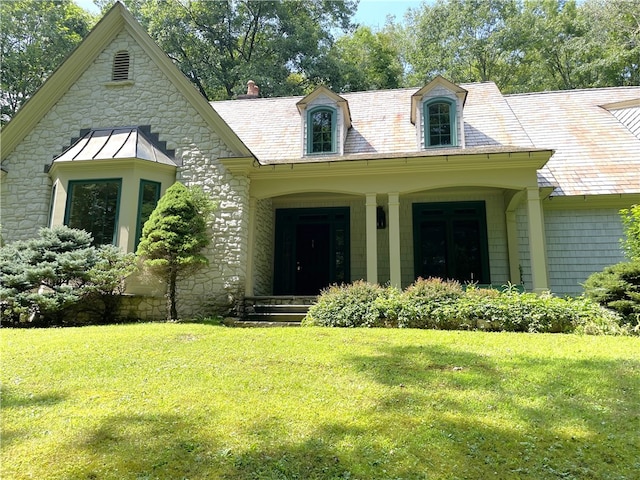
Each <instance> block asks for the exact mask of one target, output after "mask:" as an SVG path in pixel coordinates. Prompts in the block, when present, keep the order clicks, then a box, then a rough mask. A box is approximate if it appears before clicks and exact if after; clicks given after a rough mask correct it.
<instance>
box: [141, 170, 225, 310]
mask: <svg viewBox="0 0 640 480" xmlns="http://www.w3.org/2000/svg"><path fill="white" fill-rule="evenodd" d="M213 209H214V205H213V202H211V200H209V199H208V197H207V196H206V195H205V194H204V192H203V191H202V190H201V189H199V188H198V187H191V188H187V187H185V186H184V185H183V184H181V183H180V182H176V183H174V184H173V185H172V186H171V187H169V188H168V189H167V191H166V192H165V194H164V195H163V196H162V197H161V198H160V200H159V201H158V204H157V205H156V208H155V210H154V211H153V212H152V213H151V216H150V217H149V220H147V222H146V223H145V224H144V227H143V229H142V237H141V239H140V243H139V244H138V251H137V255H138V256H140V257H141V258H142V260H143V264H144V266H145V267H146V268H148V269H149V271H150V272H151V273H152V274H154V275H155V276H157V277H158V278H160V279H161V280H162V281H163V282H165V283H166V285H167V319H168V320H170V321H175V320H177V319H178V310H177V305H176V287H177V280H178V278H179V277H183V276H186V275H189V274H190V273H192V272H193V271H195V270H197V269H198V268H200V267H202V266H205V265H207V264H208V260H207V258H206V257H205V256H204V255H202V254H201V253H200V252H201V251H202V249H203V248H204V247H206V246H207V245H208V244H209V242H210V240H209V236H208V235H207V216H208V215H209V214H210V213H211V212H212V211H213Z"/></svg>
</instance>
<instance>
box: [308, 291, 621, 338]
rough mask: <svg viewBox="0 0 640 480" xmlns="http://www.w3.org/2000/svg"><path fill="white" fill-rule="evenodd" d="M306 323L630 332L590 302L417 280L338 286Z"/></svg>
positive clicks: (311, 311)
mask: <svg viewBox="0 0 640 480" xmlns="http://www.w3.org/2000/svg"><path fill="white" fill-rule="evenodd" d="M303 323H304V324H305V325H318V326H333V327H382V326H385V327H401V328H429V329H438V330H486V331H508V332H529V333H569V332H574V331H578V332H580V333H588V334H616V335H619V334H627V333H630V329H629V327H628V326H625V325H622V326H621V325H620V323H621V319H620V317H619V316H618V315H617V314H615V313H614V312H612V311H610V310H608V309H606V308H603V307H601V306H600V305H598V304H597V303H595V302H593V301H591V300H588V299H585V298H575V299H574V298H558V297H554V296H553V295H551V294H549V293H546V294H542V295H536V294H534V293H520V292H518V290H517V289H516V288H506V289H505V290H504V291H502V292H501V291H498V290H493V289H481V288H475V287H474V286H473V285H468V286H466V288H465V289H463V288H462V286H461V285H460V284H459V283H458V282H454V281H444V280H442V279H439V278H428V279H418V280H417V281H416V282H415V283H414V284H412V285H410V286H409V287H408V288H407V289H406V290H405V291H404V292H400V291H398V290H397V289H395V288H391V287H389V288H386V289H385V288H382V287H380V286H378V285H371V284H368V283H366V282H362V281H359V282H356V283H354V284H353V285H342V286H333V287H330V288H329V289H327V290H325V291H323V292H322V294H321V295H320V297H319V298H318V302H317V303H316V304H315V305H313V306H312V307H311V308H310V309H309V313H308V315H307V317H306V318H305V321H304V322H303Z"/></svg>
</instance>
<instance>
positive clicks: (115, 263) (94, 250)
mask: <svg viewBox="0 0 640 480" xmlns="http://www.w3.org/2000/svg"><path fill="white" fill-rule="evenodd" d="M92 241H93V239H92V237H91V235H90V234H89V233H87V232H85V231H84V230H76V229H72V228H69V227H65V226H58V227H53V228H43V229H41V230H40V232H39V236H38V237H37V238H34V239H30V240H27V241H17V242H14V243H10V244H8V245H6V246H4V247H2V248H0V278H1V282H0V314H1V315H2V324H3V325H4V326H63V325H76V324H82V323H113V322H115V321H117V320H118V319H117V312H118V308H119V303H120V298H121V295H122V293H123V291H124V279H125V278H126V277H127V276H128V275H129V274H131V273H132V272H133V271H134V270H135V268H136V267H135V258H134V255H133V254H124V253H122V252H120V251H119V250H118V249H117V248H116V247H114V246H112V245H108V246H100V247H95V246H93V245H92Z"/></svg>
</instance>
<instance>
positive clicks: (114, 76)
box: [111, 51, 131, 82]
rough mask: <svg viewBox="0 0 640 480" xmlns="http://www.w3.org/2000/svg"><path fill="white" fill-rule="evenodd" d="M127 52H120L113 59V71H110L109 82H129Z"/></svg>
mask: <svg viewBox="0 0 640 480" xmlns="http://www.w3.org/2000/svg"><path fill="white" fill-rule="evenodd" d="M130 63H131V62H130V58H129V52H127V51H121V52H118V53H116V54H115V56H114V57H113V70H112V71H111V80H113V81H114V82H118V81H122V80H129V65H130Z"/></svg>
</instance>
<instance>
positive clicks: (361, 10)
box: [75, 0, 422, 29]
mask: <svg viewBox="0 0 640 480" xmlns="http://www.w3.org/2000/svg"><path fill="white" fill-rule="evenodd" d="M75 1H76V3H77V4H78V5H80V6H81V7H82V8H84V9H85V10H89V11H90V12H92V13H99V12H100V9H98V7H96V6H95V5H94V4H93V0H75ZM421 3H422V2H421V1H420V0H396V1H393V0H360V3H359V5H358V11H357V13H356V15H355V17H354V21H355V22H356V23H359V24H362V25H367V26H369V27H371V28H373V29H377V28H382V27H384V24H385V22H386V19H387V15H394V16H395V17H396V21H397V22H400V21H402V19H403V17H404V13H405V12H406V11H407V9H409V8H416V7H419V6H420V4H421Z"/></svg>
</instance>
